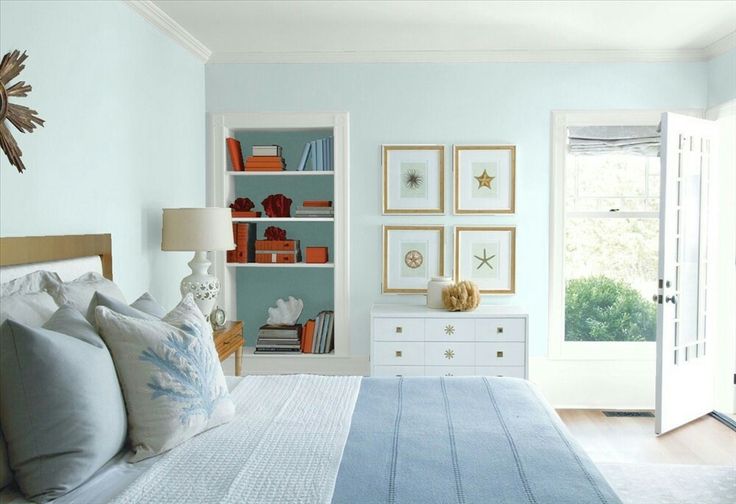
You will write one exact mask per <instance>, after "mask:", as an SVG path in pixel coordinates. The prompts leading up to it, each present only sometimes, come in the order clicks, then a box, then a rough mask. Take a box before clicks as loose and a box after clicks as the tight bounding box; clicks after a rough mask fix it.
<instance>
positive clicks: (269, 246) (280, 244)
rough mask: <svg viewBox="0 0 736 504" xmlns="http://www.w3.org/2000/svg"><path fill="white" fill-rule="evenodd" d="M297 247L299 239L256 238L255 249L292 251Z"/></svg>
mask: <svg viewBox="0 0 736 504" xmlns="http://www.w3.org/2000/svg"><path fill="white" fill-rule="evenodd" d="M298 248H299V240H256V250H268V251H269V252H282V251H283V252H294V251H295V250H296V249H298Z"/></svg>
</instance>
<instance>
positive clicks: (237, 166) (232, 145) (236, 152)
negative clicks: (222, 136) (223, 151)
mask: <svg viewBox="0 0 736 504" xmlns="http://www.w3.org/2000/svg"><path fill="white" fill-rule="evenodd" d="M225 143H226V144H227V151H228V153H230V162H231V163H232V165H233V171H243V170H244V168H245V167H244V166H243V150H242V149H241V147H240V142H238V141H237V140H236V139H234V138H227V139H226V140H225Z"/></svg>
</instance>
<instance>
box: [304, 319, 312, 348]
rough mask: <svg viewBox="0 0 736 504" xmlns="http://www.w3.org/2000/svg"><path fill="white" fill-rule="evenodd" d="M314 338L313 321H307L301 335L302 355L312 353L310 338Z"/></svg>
mask: <svg viewBox="0 0 736 504" xmlns="http://www.w3.org/2000/svg"><path fill="white" fill-rule="evenodd" d="M313 337H314V319H309V320H307V323H306V324H304V332H303V333H302V353H312V338H313Z"/></svg>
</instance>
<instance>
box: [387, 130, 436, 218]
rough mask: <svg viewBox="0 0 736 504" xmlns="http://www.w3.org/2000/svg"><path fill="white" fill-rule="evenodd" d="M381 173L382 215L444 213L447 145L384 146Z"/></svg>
mask: <svg viewBox="0 0 736 504" xmlns="http://www.w3.org/2000/svg"><path fill="white" fill-rule="evenodd" d="M431 153H435V154H434V155H432V154H431ZM435 156H436V158H435ZM394 158H395V159H396V161H395V162H394ZM431 162H432V163H434V165H433V166H430V163H431ZM412 165H414V166H412ZM381 173H382V180H383V189H382V191H381V194H382V201H383V203H382V205H383V215H402V214H404V215H421V214H424V215H443V214H444V213H445V146H444V145H436V144H426V145H425V144H418V145H382V146H381Z"/></svg>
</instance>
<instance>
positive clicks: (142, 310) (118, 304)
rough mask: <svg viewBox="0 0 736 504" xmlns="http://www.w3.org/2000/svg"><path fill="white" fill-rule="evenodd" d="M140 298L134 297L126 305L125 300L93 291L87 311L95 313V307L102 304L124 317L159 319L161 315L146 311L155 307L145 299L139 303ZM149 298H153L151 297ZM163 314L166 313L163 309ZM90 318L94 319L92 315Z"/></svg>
mask: <svg viewBox="0 0 736 504" xmlns="http://www.w3.org/2000/svg"><path fill="white" fill-rule="evenodd" d="M144 296H145V294H144ZM149 296H150V295H149ZM141 297H143V296H141ZM140 299H141V298H138V299H136V300H135V302H134V303H133V304H132V305H130V306H128V305H127V304H125V302H123V301H120V300H119V299H115V298H114V297H110V296H108V295H106V294H104V293H102V292H95V293H94V295H93V296H92V300H91V301H90V302H89V308H88V313H95V308H97V307H98V306H104V307H105V308H110V309H111V310H112V311H114V312H115V313H119V314H120V315H125V316H126V317H133V318H137V319H141V320H160V319H161V318H162V316H163V315H162V316H161V317H159V316H156V315H154V314H151V313H149V312H148V311H147V310H153V311H156V307H155V306H154V305H153V304H152V303H151V302H149V301H148V300H147V299H146V300H144V301H142V302H140V303H139V301H140ZM151 299H153V298H152V297H151ZM153 302H154V303H156V301H155V300H153ZM136 303H137V305H136ZM156 305H158V303H156ZM159 307H160V305H159ZM161 311H164V309H163V308H161ZM164 315H166V312H165V311H164ZM92 320H95V319H94V317H93V319H92Z"/></svg>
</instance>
